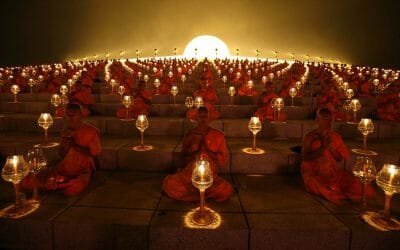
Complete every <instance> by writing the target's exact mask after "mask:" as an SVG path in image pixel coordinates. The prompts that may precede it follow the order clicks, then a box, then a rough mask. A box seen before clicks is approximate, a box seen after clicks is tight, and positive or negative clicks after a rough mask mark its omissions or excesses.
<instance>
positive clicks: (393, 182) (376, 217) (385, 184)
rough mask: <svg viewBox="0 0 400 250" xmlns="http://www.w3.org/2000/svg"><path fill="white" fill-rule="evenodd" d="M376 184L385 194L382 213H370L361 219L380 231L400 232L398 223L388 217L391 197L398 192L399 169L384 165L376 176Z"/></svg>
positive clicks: (399, 189) (399, 187)
mask: <svg viewBox="0 0 400 250" xmlns="http://www.w3.org/2000/svg"><path fill="white" fill-rule="evenodd" d="M376 184H378V186H379V187H380V188H381V189H382V190H383V191H384V192H385V207H384V210H383V212H380V213H376V212H370V213H367V214H365V215H364V216H363V219H364V220H365V221H366V222H367V223H368V224H370V225H371V226H373V227H375V228H378V229H380V230H385V231H388V230H396V231H398V230H400V222H399V221H397V220H395V219H394V218H392V217H391V216H390V203H391V199H392V196H393V195H394V194H396V193H399V192H400V167H399V166H397V165H393V164H384V165H383V167H382V169H381V170H380V171H379V173H378V174H377V176H376Z"/></svg>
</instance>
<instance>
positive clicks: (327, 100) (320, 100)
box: [317, 84, 346, 121]
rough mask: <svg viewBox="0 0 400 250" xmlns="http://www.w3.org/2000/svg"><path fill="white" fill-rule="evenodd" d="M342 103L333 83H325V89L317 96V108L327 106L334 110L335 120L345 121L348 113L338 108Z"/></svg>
mask: <svg viewBox="0 0 400 250" xmlns="http://www.w3.org/2000/svg"><path fill="white" fill-rule="evenodd" d="M341 104H342V103H341V101H340V99H339V97H338V94H337V93H336V91H335V90H334V88H333V86H332V84H325V85H323V90H322V92H321V94H319V95H318V97H317V108H321V107H326V108H328V109H329V110H330V111H331V112H333V116H334V119H335V121H345V120H346V113H344V112H340V111H338V110H337V108H338V107H341V106H342V105H341Z"/></svg>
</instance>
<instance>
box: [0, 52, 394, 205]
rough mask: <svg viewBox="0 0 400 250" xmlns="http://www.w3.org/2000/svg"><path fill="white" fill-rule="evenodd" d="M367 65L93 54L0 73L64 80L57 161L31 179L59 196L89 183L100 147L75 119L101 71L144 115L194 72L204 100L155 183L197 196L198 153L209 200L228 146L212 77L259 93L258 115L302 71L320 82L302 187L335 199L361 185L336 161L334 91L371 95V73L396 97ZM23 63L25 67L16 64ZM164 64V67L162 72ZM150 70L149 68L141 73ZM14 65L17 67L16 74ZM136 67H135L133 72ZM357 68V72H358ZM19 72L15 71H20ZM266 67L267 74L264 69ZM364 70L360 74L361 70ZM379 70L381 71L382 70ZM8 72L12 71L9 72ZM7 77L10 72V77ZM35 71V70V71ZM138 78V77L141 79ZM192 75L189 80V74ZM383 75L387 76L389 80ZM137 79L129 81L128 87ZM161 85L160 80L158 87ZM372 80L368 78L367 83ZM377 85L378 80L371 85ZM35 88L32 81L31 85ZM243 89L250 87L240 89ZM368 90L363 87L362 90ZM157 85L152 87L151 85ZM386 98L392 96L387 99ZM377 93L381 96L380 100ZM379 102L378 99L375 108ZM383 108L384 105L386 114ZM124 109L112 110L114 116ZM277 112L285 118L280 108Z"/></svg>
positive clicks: (341, 149)
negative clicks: (175, 160) (171, 168)
mask: <svg viewBox="0 0 400 250" xmlns="http://www.w3.org/2000/svg"><path fill="white" fill-rule="evenodd" d="M366 69H367V68H361V67H352V68H346V67H344V66H342V65H324V64H321V65H319V64H318V65H315V64H304V63H301V62H292V63H288V62H282V63H279V62H268V61H264V62H263V61H235V60H228V59H226V60H216V61H214V63H213V62H210V61H207V60H205V61H204V62H201V63H199V62H197V61H196V60H175V59H171V60H154V59H153V60H144V61H138V62H135V63H132V62H129V61H109V62H108V61H100V62H83V63H79V64H78V65H75V64H73V63H66V64H65V65H63V64H58V65H55V66H50V65H46V66H41V67H37V66H36V67H33V66H32V67H25V68H14V69H10V68H6V69H2V72H1V74H2V75H1V80H2V85H5V88H4V87H3V90H5V91H7V87H8V86H9V85H10V84H18V85H21V89H27V87H26V86H29V87H30V85H29V84H30V83H29V80H30V79H32V78H29V79H28V80H27V79H26V78H27V77H34V76H37V79H34V80H33V81H35V82H37V86H38V91H44V92H50V93H54V92H57V87H58V86H59V83H60V84H61V83H63V81H66V82H67V83H68V81H69V80H70V79H71V80H73V81H74V83H73V84H71V86H73V90H72V91H71V92H70V93H69V98H70V104H68V105H67V107H66V113H65V114H64V116H65V118H66V119H65V121H66V123H67V124H66V128H65V129H64V130H63V131H62V132H61V146H60V155H61V156H62V158H63V160H62V161H61V162H60V163H59V164H57V166H55V167H52V168H48V169H46V170H45V171H42V172H41V173H40V174H39V184H40V185H39V186H40V188H41V189H45V190H62V191H63V192H64V193H65V194H66V195H77V194H80V193H81V192H82V191H83V190H85V188H86V187H87V185H88V184H89V182H90V179H91V176H92V173H93V171H94V170H95V165H94V157H96V156H98V155H99V154H100V153H101V144H100V135H99V131H98V129H97V128H94V127H93V126H91V125H89V124H86V123H85V122H84V121H83V120H82V118H83V117H85V116H87V115H89V114H90V105H93V103H94V102H93V97H92V95H91V94H92V91H93V89H94V82H95V80H96V78H102V77H103V78H104V80H106V81H109V82H111V81H112V80H118V82H119V84H120V85H123V86H124V87H125V89H126V90H127V92H128V93H129V94H132V92H133V94H134V97H135V104H136V106H135V105H134V106H133V107H132V112H131V113H132V115H133V116H135V115H137V114H148V112H149V107H150V105H151V98H152V96H153V95H154V94H156V93H157V94H170V93H169V91H170V88H171V86H172V85H173V84H176V83H177V81H179V79H180V80H181V81H182V76H186V77H188V78H190V77H194V75H193V74H195V73H196V74H197V75H196V76H197V77H199V81H198V84H199V89H198V90H196V91H194V93H193V95H194V96H195V97H196V96H201V97H202V98H203V100H204V104H203V106H202V107H199V108H193V109H190V110H188V112H187V114H186V115H187V117H188V118H189V119H190V120H196V121H197V126H196V127H195V128H194V129H192V130H191V131H189V132H188V133H187V134H186V135H185V137H184V140H183V145H182V155H183V158H184V161H185V164H186V166H185V167H184V168H183V169H179V170H178V171H177V173H175V174H173V175H168V176H167V177H166V178H165V180H164V182H163V190H164V192H165V193H166V194H167V195H168V196H170V197H172V198H175V199H178V200H185V201H192V200H197V199H198V194H197V190H195V189H194V187H193V186H192V185H191V173H192V170H193V167H194V164H193V163H194V162H195V161H196V160H197V159H199V157H200V155H202V156H206V157H207V158H208V160H209V162H210V165H211V166H212V169H213V174H214V184H213V186H212V187H211V188H209V189H208V190H207V192H206V196H207V197H209V198H214V199H216V200H217V201H224V200H226V199H229V197H230V195H231V194H232V190H233V189H232V186H231V185H230V184H229V183H228V182H227V181H226V180H224V179H222V178H220V177H218V169H219V168H221V167H224V166H226V164H227V162H228V159H229V151H228V150H227V145H226V141H225V137H224V134H223V133H222V132H220V131H218V130H216V129H214V128H212V127H210V126H209V125H208V122H209V121H210V120H212V119H218V118H219V117H220V115H221V114H220V113H219V111H218V110H217V109H216V108H215V107H214V105H215V104H216V103H217V101H218V95H217V92H216V88H217V87H218V86H217V85H218V84H221V81H220V79H218V78H217V79H215V78H216V75H218V77H219V78H222V77H224V76H225V77H226V81H227V82H228V84H230V85H233V86H235V87H236V88H237V89H238V90H239V91H238V92H239V93H238V94H239V95H246V96H247V95H250V96H259V108H258V109H257V111H256V112H255V115H257V116H259V117H260V118H261V120H263V121H266V120H270V119H272V117H271V113H272V112H273V110H272V107H271V100H272V99H273V98H276V97H285V96H286V95H287V93H288V89H289V88H290V87H293V86H294V85H295V84H296V83H297V82H299V81H300V82H303V84H304V83H305V82H307V78H314V79H317V80H318V82H319V83H320V86H321V92H320V93H319V95H318V98H317V99H318V106H319V108H318V112H317V123H318V128H317V129H315V130H313V131H312V132H310V133H309V134H307V135H306V136H305V138H304V141H303V146H302V164H301V174H302V177H303V180H304V184H305V188H306V190H307V191H309V192H312V193H315V194H317V195H321V196H323V197H325V198H326V199H328V200H330V201H332V202H335V203H340V202H341V201H342V200H343V199H359V198H360V191H361V190H360V188H361V185H360V183H359V181H358V180H357V179H355V178H354V177H353V176H352V175H351V174H349V173H348V172H346V171H344V170H342V169H340V168H338V167H337V164H336V162H338V161H342V160H344V159H347V158H348V157H349V153H348V150H347V148H346V146H345V144H344V142H343V140H342V139H341V137H340V135H339V134H337V133H335V132H334V131H333V130H332V128H331V126H332V122H333V120H334V119H341V117H340V115H339V114H338V113H337V112H339V110H337V109H336V108H337V106H338V104H339V103H340V97H341V95H342V92H341V89H342V88H343V86H342V85H343V83H344V81H345V80H347V81H348V82H347V84H348V85H349V86H348V87H351V88H353V89H354V90H355V92H356V94H357V95H359V96H365V97H366V98H368V97H370V98H375V96H376V95H378V92H375V91H372V90H375V89H374V88H372V90H371V88H365V84H367V83H368V82H370V83H371V84H373V83H372V82H373V80H374V79H379V80H380V81H381V84H384V86H385V89H383V91H384V92H386V93H381V94H380V96H379V98H381V99H382V101H378V102H377V104H378V105H380V103H386V102H388V100H391V102H392V101H393V100H395V101H396V103H393V105H397V106H396V107H398V105H399V104H400V103H399V94H398V87H399V86H398V84H399V82H398V77H397V76H396V74H398V72H395V71H382V72H385V73H383V74H382V72H380V70H379V69H378V72H377V70H375V69H371V71H370V72H366ZM24 70H25V71H24ZM167 70H168V74H164V73H163V72H164V71H167ZM150 71H152V72H153V75H149V74H150ZM19 72H20V73H21V74H19ZM139 73H140V74H139ZM360 73H361V75H360ZM23 74H24V75H25V76H22V75H23ZM271 74H272V75H271ZM364 74H365V75H364ZM384 74H386V77H385V76H383V75H384ZM14 75H16V77H14ZM145 75H147V76H148V77H149V78H150V79H159V80H160V86H159V89H158V88H157V89H149V88H148V86H146V85H147V81H148V80H147V81H146V80H145V79H144V78H145V77H144V76H145ZM10 76H13V77H10ZM39 76H41V77H39ZM142 78H143V79H142ZM55 79H57V80H55ZM192 80H194V79H192ZM274 80H275V81H276V80H278V81H279V82H280V83H281V84H280V85H279V90H277V87H276V86H275V85H274ZM249 81H253V84H255V85H256V86H260V85H262V84H263V85H264V87H265V90H264V92H262V93H261V94H260V93H258V91H257V90H253V87H254V86H250V85H249ZM389 81H390V82H389ZM136 84H137V86H135V85H136ZM161 86H163V87H161ZM372 86H374V85H372ZM378 86H379V84H378ZM35 87H36V86H35ZM248 89H250V90H248ZM365 89H369V91H365ZM158 91H159V92H158ZM392 99H393V100H392ZM384 100H385V101H384ZM383 107H385V106H378V108H383ZM395 111H396V112H397V113H394V114H390V113H389V112H388V111H386V110H385V112H386V114H390V115H395V116H396V115H397V116H398V112H399V111H398V109H396V110H395ZM122 113H124V114H126V113H125V112H120V111H117V116H121V117H122V116H123V114H122ZM280 117H281V119H286V117H285V115H284V114H282V115H281V116H280ZM22 184H23V187H24V188H26V189H28V190H29V189H31V188H32V186H33V183H32V177H31V176H28V177H26V178H25V179H24V180H23V182H22ZM367 195H369V196H373V195H374V191H373V190H372V187H369V188H368V190H367Z"/></svg>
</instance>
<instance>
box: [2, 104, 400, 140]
mask: <svg viewBox="0 0 400 250" xmlns="http://www.w3.org/2000/svg"><path fill="white" fill-rule="evenodd" d="M155 107H157V106H155ZM179 107H181V109H175V106H174V105H172V106H165V105H163V106H159V110H154V109H153V110H152V112H159V114H160V113H164V114H166V116H167V117H158V116H151V117H149V128H148V129H147V130H146V132H145V134H146V135H171V136H183V135H184V133H185V131H188V129H190V128H192V127H193V126H194V125H195V123H194V122H190V121H188V120H187V119H185V118H179V117H177V116H181V117H183V116H184V112H185V110H184V108H183V107H182V106H179ZM296 108H297V109H300V107H294V109H296ZM178 112H180V113H178ZM230 112H234V111H233V110H231V111H230ZM240 112H241V113H240ZM237 113H238V115H239V114H240V115H241V116H243V117H246V113H247V111H246V109H244V108H243V107H241V108H240V109H238V112H237ZM293 114H296V113H295V112H293ZM169 115H172V116H173V117H168V116H169ZM249 116H250V115H248V117H249ZM38 117H39V116H38V115H33V114H4V115H3V116H0V131H8V132H35V133H42V132H43V130H42V129H41V128H40V127H39V126H38V124H37V119H38ZM86 121H87V122H88V123H90V124H92V125H94V126H95V127H97V128H99V129H100V132H101V134H103V135H118V136H131V135H138V133H139V131H138V130H137V129H136V127H135V121H134V120H132V121H122V120H120V119H118V118H116V117H112V116H90V117H88V118H86ZM248 122H249V118H241V119H228V118H227V119H219V120H215V121H212V122H211V123H210V124H211V126H213V127H215V128H217V129H219V130H221V131H223V132H224V134H225V136H226V137H249V136H250V132H249V130H248ZM63 123H64V119H63V118H57V119H54V122H53V125H52V126H51V127H50V128H49V133H59V132H60V131H61V129H62V127H63ZM374 126H375V129H374V132H373V133H371V134H369V135H368V138H369V139H385V138H400V124H398V123H395V122H386V121H374ZM315 127H316V123H315V121H313V120H304V119H303V120H288V121H287V122H285V123H273V122H265V123H264V124H263V128H262V130H261V132H259V134H258V136H259V137H264V138H289V139H291V138H303V137H304V136H305V135H306V134H307V133H308V132H310V131H311V130H312V129H314V128H315ZM333 130H334V131H336V132H338V133H339V134H341V136H342V137H343V138H357V139H358V138H361V133H360V132H359V131H358V129H357V125H354V124H347V123H345V122H335V123H334V124H333Z"/></svg>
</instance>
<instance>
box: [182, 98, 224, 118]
mask: <svg viewBox="0 0 400 250" xmlns="http://www.w3.org/2000/svg"><path fill="white" fill-rule="evenodd" d="M204 107H206V108H207V110H208V119H209V120H217V119H219V118H220V117H221V113H220V112H219V111H218V110H217V109H216V108H215V107H214V105H212V104H211V103H208V102H206V103H204ZM197 115H198V108H192V109H189V110H188V111H186V118H187V119H189V120H190V121H196V120H197Z"/></svg>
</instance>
